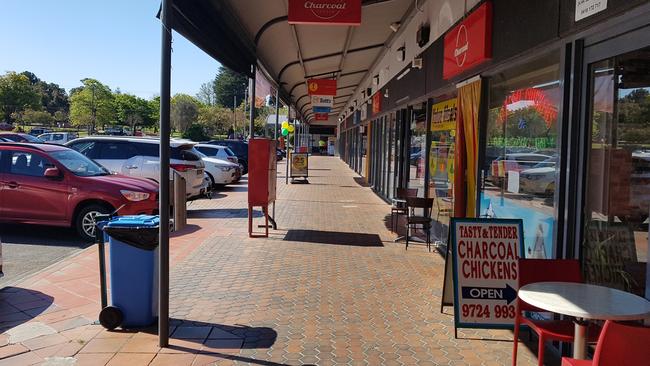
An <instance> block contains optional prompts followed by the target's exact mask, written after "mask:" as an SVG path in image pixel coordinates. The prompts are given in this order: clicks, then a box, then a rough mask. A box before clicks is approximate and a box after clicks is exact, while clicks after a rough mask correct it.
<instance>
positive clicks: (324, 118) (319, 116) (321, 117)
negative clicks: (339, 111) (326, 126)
mask: <svg viewBox="0 0 650 366" xmlns="http://www.w3.org/2000/svg"><path fill="white" fill-rule="evenodd" d="M328 119H329V115H328V114H327V113H314V120H315V121H327V120H328Z"/></svg>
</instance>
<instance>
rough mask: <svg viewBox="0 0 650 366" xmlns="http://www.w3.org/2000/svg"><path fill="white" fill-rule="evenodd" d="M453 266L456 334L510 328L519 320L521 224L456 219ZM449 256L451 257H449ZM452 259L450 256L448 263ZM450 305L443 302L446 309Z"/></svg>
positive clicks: (447, 277)
mask: <svg viewBox="0 0 650 366" xmlns="http://www.w3.org/2000/svg"><path fill="white" fill-rule="evenodd" d="M449 247H450V248H451V260H452V266H448V265H447V264H446V265H445V268H447V269H450V270H451V271H452V274H451V276H450V274H449V273H447V271H445V282H444V285H443V286H444V287H443V293H447V292H448V291H447V288H448V287H449V281H450V277H453V293H454V298H453V305H454V321H455V326H456V328H511V327H512V325H513V324H514V319H515V300H516V298H517V289H518V273H519V269H518V268H517V266H518V262H517V261H518V259H519V257H520V255H522V253H523V250H524V230H523V221H522V220H521V219H485V218H480V219H479V218H452V219H451V223H450V241H449ZM448 254H449V253H448ZM449 258H450V256H449V255H448V256H447V261H449ZM448 304H449V301H448V300H446V299H444V298H443V305H448Z"/></svg>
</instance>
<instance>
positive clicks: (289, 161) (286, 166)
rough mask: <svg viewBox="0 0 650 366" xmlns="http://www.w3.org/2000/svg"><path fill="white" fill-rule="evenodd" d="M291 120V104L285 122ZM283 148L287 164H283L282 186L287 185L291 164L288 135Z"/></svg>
mask: <svg viewBox="0 0 650 366" xmlns="http://www.w3.org/2000/svg"><path fill="white" fill-rule="evenodd" d="M289 120H291V104H289V112H288V113H287V121H289ZM285 140H286V143H285V147H286V149H287V163H286V164H285V172H284V184H289V164H291V149H290V148H289V134H287V136H286V138H285Z"/></svg>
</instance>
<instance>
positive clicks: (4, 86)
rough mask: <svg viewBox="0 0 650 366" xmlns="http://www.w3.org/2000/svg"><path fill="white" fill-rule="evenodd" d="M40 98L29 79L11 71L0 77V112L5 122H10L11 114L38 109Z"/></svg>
mask: <svg viewBox="0 0 650 366" xmlns="http://www.w3.org/2000/svg"><path fill="white" fill-rule="evenodd" d="M40 104H41V98H40V95H39V93H38V91H37V90H36V88H34V86H33V85H32V84H31V83H30V80H29V77H27V76H26V75H23V74H17V73H15V72H13V71H10V72H7V73H6V74H4V75H3V76H0V111H1V112H2V114H3V120H4V121H5V122H11V121H12V119H11V115H12V114H13V113H20V112H22V111H24V110H25V109H28V108H32V109H38V107H40Z"/></svg>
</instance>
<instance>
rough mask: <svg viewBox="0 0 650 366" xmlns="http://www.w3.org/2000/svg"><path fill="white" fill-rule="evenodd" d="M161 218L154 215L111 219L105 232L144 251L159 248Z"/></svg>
mask: <svg viewBox="0 0 650 366" xmlns="http://www.w3.org/2000/svg"><path fill="white" fill-rule="evenodd" d="M159 224H160V218H159V217H158V216H152V215H137V216H118V217H115V218H113V219H111V220H110V221H109V222H108V224H106V225H105V226H104V227H103V230H104V232H105V233H106V234H108V236H110V237H111V238H113V239H116V240H119V241H121V242H123V243H125V244H128V245H131V246H133V247H136V248H139V249H143V250H154V249H156V247H158V226H159Z"/></svg>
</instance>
